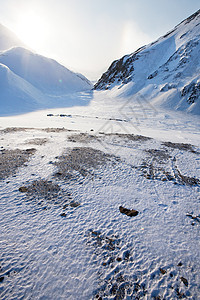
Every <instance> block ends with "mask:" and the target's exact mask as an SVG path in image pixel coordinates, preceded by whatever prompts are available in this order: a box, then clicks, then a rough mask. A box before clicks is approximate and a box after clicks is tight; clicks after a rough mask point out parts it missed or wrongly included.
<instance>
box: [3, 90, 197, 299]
mask: <svg viewBox="0 0 200 300" xmlns="http://www.w3.org/2000/svg"><path fill="white" fill-rule="evenodd" d="M81 96H82V97H84V98H86V97H87V94H84V95H83V94H82V95H81ZM105 107H106V110H105ZM132 108H133V107H132ZM131 114H132V117H131ZM125 116H127V118H125ZM135 117H137V118H135ZM0 126H1V128H0V141H1V144H0V212H1V219H0V234H1V240H0V248H1V251H0V295H1V296H0V297H1V299H6V300H11V299H12V300H14V299H16V300H18V299H23V298H24V299H35V300H42V299H55V300H60V299H63V300H64V299H69V300H80V299H83V300H89V299H91V300H92V299H99V300H100V299H103V300H106V299H113V300H114V299H115V300H116V299H121V300H122V299H126V300H128V299H134V300H135V299H141V300H143V299H145V300H155V299H157V300H158V299H159V300H164V299H168V300H171V299H174V300H177V299H192V300H197V299H199V294H200V278H199V274H200V264H199V262H200V252H199V248H200V239H199V228H200V227H199V226H200V194H199V192H200V164H199V162H200V140H199V139H198V136H199V129H200V124H199V119H198V117H197V116H191V115H186V114H183V113H178V112H172V113H170V114H169V113H168V112H166V111H164V110H162V111H158V110H157V111H155V110H153V108H152V107H151V106H147V103H146V107H144V106H141V107H139V106H137V107H134V114H133V112H132V113H131V110H130V103H127V102H125V103H124V105H123V107H122V103H121V102H119V101H114V100H113V99H112V98H106V97H105V94H102V93H101V92H95V97H94V98H93V99H92V100H91V103H90V105H88V106H83V107H71V108H65V109H64V108H62V109H61V108H60V109H51V110H46V111H45V110H44V111H38V112H33V113H30V114H26V115H19V116H15V117H2V118H0ZM192 145H194V146H192ZM120 206H123V207H125V208H127V209H135V210H137V211H138V212H139V213H138V215H137V216H135V217H132V218H131V217H128V216H126V215H125V214H121V212H120V210H119V207H120Z"/></svg>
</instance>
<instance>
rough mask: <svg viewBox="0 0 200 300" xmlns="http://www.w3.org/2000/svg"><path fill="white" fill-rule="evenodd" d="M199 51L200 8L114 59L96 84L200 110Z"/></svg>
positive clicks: (155, 101)
mask: <svg viewBox="0 0 200 300" xmlns="http://www.w3.org/2000/svg"><path fill="white" fill-rule="evenodd" d="M199 54H200V10H198V11H197V12H196V13H195V14H193V15H192V16H190V17H189V18H187V19H186V20H184V21H183V22H182V23H180V24H179V25H177V26H176V27H175V28H174V29H173V30H171V31H170V32H168V33H167V34H166V35H164V36H162V37H161V38H159V39H158V40H157V41H155V42H153V43H151V44H150V45H147V46H144V47H141V48H140V49H138V50H137V51H135V52H134V53H132V54H130V55H125V56H124V57H122V58H121V59H119V60H116V61H114V62H113V63H112V64H111V66H110V67H109V69H108V70H107V72H105V73H104V74H103V75H102V77H101V78H100V79H99V81H98V82H97V83H96V84H95V87H94V88H95V89H96V90H112V94H114V95H118V96H119V95H120V96H123V97H124V96H125V97H127V96H131V97H133V96H136V97H137V96H142V97H145V99H146V100H148V101H151V102H152V103H153V104H154V105H156V106H158V105H161V106H162V107H164V108H166V109H176V110H182V111H187V112H192V113H195V114H200V103H199V102H200V101H199V100H200V75H199V74H200V61H199Z"/></svg>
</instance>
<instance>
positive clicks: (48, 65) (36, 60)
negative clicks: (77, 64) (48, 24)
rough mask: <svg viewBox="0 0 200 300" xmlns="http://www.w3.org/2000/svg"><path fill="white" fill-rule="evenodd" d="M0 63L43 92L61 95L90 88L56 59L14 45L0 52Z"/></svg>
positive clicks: (87, 82)
mask: <svg viewBox="0 0 200 300" xmlns="http://www.w3.org/2000/svg"><path fill="white" fill-rule="evenodd" d="M0 63H2V64H4V65H6V66H8V67H9V69H10V70H11V71H12V72H14V73H15V74H17V75H18V76H20V77H21V78H23V79H25V80H26V81H28V82H29V83H30V84H32V85H33V86H35V87H36V88H37V89H39V90H41V91H42V92H44V93H47V94H51V95H62V94H65V93H71V92H79V91H83V90H87V89H89V88H91V87H92V86H91V84H90V82H89V81H88V80H87V79H86V78H84V77H83V76H82V77H81V76H79V75H77V74H75V73H73V72H72V71H70V70H68V69H67V68H65V67H64V66H62V65H60V64H59V63H58V62H57V61H55V60H53V59H50V58H47V57H44V56H42V55H38V54H35V53H33V52H31V51H30V50H27V49H25V48H22V47H14V48H12V49H9V50H7V51H4V52H3V53H2V54H0Z"/></svg>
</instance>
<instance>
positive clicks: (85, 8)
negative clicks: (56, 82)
mask: <svg viewBox="0 0 200 300" xmlns="http://www.w3.org/2000/svg"><path fill="white" fill-rule="evenodd" d="M199 8H200V0H191V1H189V0H151V1H149V0H123V1H122V0H56V1H55V0H0V23H2V24H3V25H5V26H7V27H8V28H9V29H11V30H12V31H13V32H15V33H16V34H17V35H18V36H19V37H20V38H21V39H22V40H23V41H24V42H25V43H26V44H27V45H28V46H29V47H31V48H32V49H35V50H36V51H37V52H38V53H40V54H43V55H46V56H49V57H52V58H55V59H57V60H58V61H59V62H60V63H62V64H64V65H65V66H66V67H68V68H69V69H72V70H74V71H76V72H81V73H83V74H84V75H86V76H87V77H88V78H89V79H97V78H98V77H99V76H100V75H101V73H102V72H103V71H105V70H106V69H107V68H108V66H109V65H110V64H111V62H112V61H113V60H114V59H117V58H119V57H121V56H123V55H125V54H128V53H131V52H133V51H134V50H136V49H137V48H139V47H140V46H142V45H144V44H147V43H149V42H152V41H154V40H155V39H156V38H158V37H159V36H161V35H163V34H165V33H166V32H167V31H169V30H170V29H172V28H173V27H174V26H175V25H177V24H178V23H179V22H181V21H182V20H183V19H185V18H187V17H188V16H189V15H191V14H192V13H194V12H195V11H196V10H198V9H199Z"/></svg>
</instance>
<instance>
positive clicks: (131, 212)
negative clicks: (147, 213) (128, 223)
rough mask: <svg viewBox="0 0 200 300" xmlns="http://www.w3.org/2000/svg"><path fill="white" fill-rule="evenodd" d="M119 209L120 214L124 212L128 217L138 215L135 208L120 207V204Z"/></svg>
mask: <svg viewBox="0 0 200 300" xmlns="http://www.w3.org/2000/svg"><path fill="white" fill-rule="evenodd" d="M119 211H120V212H121V213H122V214H125V215H127V216H129V217H135V216H137V215H138V211H137V210H135V209H128V208H125V207H122V206H120V207H119Z"/></svg>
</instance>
